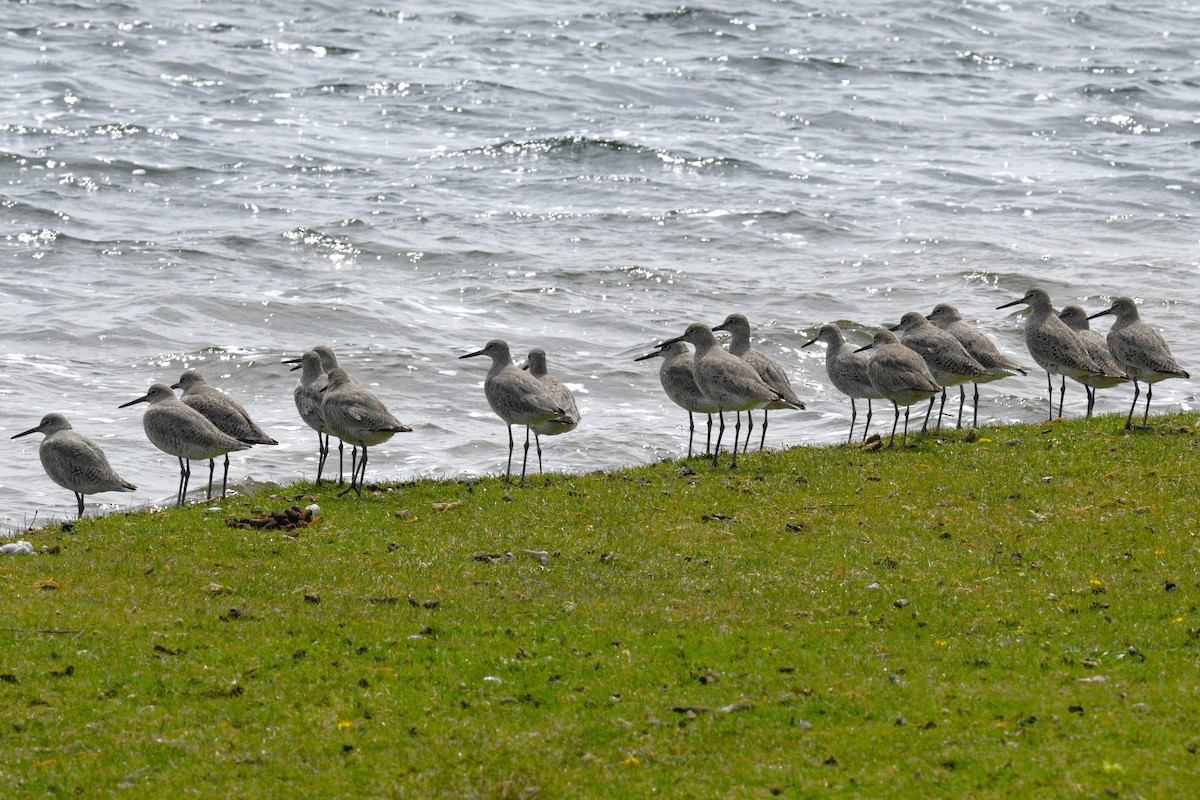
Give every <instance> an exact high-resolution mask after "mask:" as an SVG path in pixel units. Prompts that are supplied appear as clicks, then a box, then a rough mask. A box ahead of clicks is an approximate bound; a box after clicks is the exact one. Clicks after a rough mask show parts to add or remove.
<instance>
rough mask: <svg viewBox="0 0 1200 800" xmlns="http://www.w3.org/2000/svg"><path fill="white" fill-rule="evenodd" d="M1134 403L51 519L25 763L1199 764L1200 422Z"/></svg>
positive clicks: (466, 767)
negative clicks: (304, 519) (756, 447)
mask: <svg viewBox="0 0 1200 800" xmlns="http://www.w3.org/2000/svg"><path fill="white" fill-rule="evenodd" d="M1120 425H1121V421H1120V420H1117V419H1115V418H1104V419H1097V420H1092V421H1075V422H1067V423H1057V424H1053V425H1042V426H1018V427H1011V428H1009V427H1006V428H987V429H984V430H983V431H982V432H981V433H982V436H983V438H981V439H980V440H979V441H975V442H966V441H963V437H962V435H961V434H959V433H956V432H949V433H947V434H946V435H944V436H943V437H942V438H936V437H933V436H928V437H924V438H921V439H919V440H918V442H917V444H916V446H912V447H908V448H903V449H901V448H894V449H888V448H883V449H880V450H875V451H864V450H861V449H859V448H858V447H822V448H797V449H793V450H788V451H785V452H773V453H766V454H762V455H759V454H753V453H752V454H749V455H747V456H745V457H744V458H739V466H738V468H737V470H730V469H729V468H728V467H727V458H724V459H722V463H721V466H719V467H717V468H713V467H711V466H710V465H709V464H708V463H707V462H705V461H704V460H703V459H694V460H692V461H690V462H688V463H687V465H686V467H685V465H684V462H680V461H673V462H669V463H663V464H656V465H652V466H648V467H642V468H636V469H628V470H623V471H620V472H615V473H610V474H593V475H585V476H560V475H555V476H552V477H551V476H547V477H546V478H544V479H541V478H538V479H533V480H530V481H529V482H528V483H527V484H526V485H524V486H517V485H506V484H504V483H502V482H500V481H498V480H494V479H488V480H482V481H476V482H463V483H456V482H434V481H423V482H419V483H415V484H411V485H403V486H388V487H380V488H378V489H377V490H374V491H369V492H367V493H366V494H365V496H364V498H363V499H362V500H361V501H358V500H354V499H350V498H348V499H345V500H338V499H336V498H335V497H334V495H333V490H332V489H329V488H327V487H324V486H323V487H321V488H320V489H319V490H318V489H316V488H315V487H313V486H311V485H303V486H296V487H289V488H287V489H285V490H276V491H275V493H273V494H272V493H263V494H260V495H257V496H253V497H249V498H242V499H231V500H230V501H228V502H227V504H226V509H227V513H223V514H206V513H205V512H204V510H203V508H202V507H193V508H188V509H185V510H180V511H174V510H172V511H163V512H156V513H136V514H129V515H113V516H110V517H106V518H101V519H87V520H84V521H82V522H80V523H77V524H74V525H71V526H66V527H68V528H69V529H68V530H63V529H62V528H61V527H59V526H55V527H52V528H48V529H44V530H40V531H36V532H32V533H31V534H30V535H28V536H26V537H25V538H29V539H30V540H31V541H32V542H33V543H34V545H35V547H38V548H42V547H45V548H47V549H53V548H58V550H57V552H55V553H53V554H43V555H39V556H36V557H31V556H21V557H7V558H4V559H3V560H0V587H2V591H0V615H2V617H3V620H4V622H3V623H2V624H3V626H4V627H6V628H12V629H17V630H6V631H3V632H0V673H2V677H0V703H2V704H3V708H4V709H5V711H4V715H3V719H2V721H0V726H2V728H0V733H2V735H3V739H2V741H3V743H4V747H3V749H4V757H3V759H2V760H0V795H2V796H4V797H46V796H60V795H66V796H73V795H77V794H78V795H80V796H86V797H135V796H145V797H172V796H183V795H186V796H200V797H267V796H274V797H339V796H363V797H413V798H420V797H516V798H530V797H547V798H561V797H628V798H642V797H647V796H649V795H651V793H655V794H658V795H660V796H666V797H731V798H740V797H770V796H775V795H778V796H783V797H808V796H813V795H816V794H821V795H823V796H824V795H829V796H844V797H872V798H888V797H894V798H913V797H921V796H960V797H961V796H970V797H1000V796H1003V797H1006V798H1011V797H1051V796H1062V797H1073V796H1079V797H1103V796H1109V795H1113V794H1115V795H1116V796H1122V797H1126V796H1134V795H1140V796H1143V797H1170V796H1176V797H1187V796H1190V795H1191V793H1192V792H1193V791H1195V786H1196V779H1197V775H1200V731H1198V729H1197V728H1196V724H1195V720H1196V719H1197V718H1198V717H1200V612H1198V611H1197V595H1198V592H1200V574H1198V568H1197V567H1198V563H1200V559H1198V549H1197V545H1198V540H1197V533H1198V531H1200V524H1198V523H1197V511H1196V502H1195V495H1196V489H1195V487H1196V485H1197V480H1196V468H1197V456H1198V452H1200V435H1198V434H1197V432H1196V427H1195V426H1196V417H1195V416H1175V417H1160V418H1157V419H1155V420H1154V427H1153V430H1151V431H1135V432H1134V433H1132V434H1130V433H1125V432H1122V431H1121V430H1120ZM693 471H694V474H691V473H693ZM309 498H315V499H316V501H317V502H318V503H319V504H320V505H321V507H322V508H323V512H322V513H321V515H320V517H319V520H318V522H317V524H316V525H314V526H313V527H311V528H307V529H302V530H299V531H295V532H290V533H289V532H282V531H278V530H241V529H235V528H231V527H228V526H227V525H226V524H225V518H226V516H231V515H232V516H236V517H243V516H247V515H249V513H250V512H251V511H252V510H255V509H258V510H273V509H279V508H284V507H286V506H288V505H291V504H292V503H294V502H295V503H299V504H300V505H301V506H303V505H305V504H306V503H308V502H310V500H309ZM525 551H535V552H534V554H533V555H530V554H528V553H526V552H525ZM536 551H545V552H546V554H547V555H546V556H544V559H545V560H546V562H547V563H546V564H545V565H543V564H542V563H541V562H540V560H539V558H538V554H537V552H536ZM509 553H511V554H512V557H511V558H509V557H508V556H507V555H506V554H509ZM484 554H493V555H497V556H498V557H497V558H494V559H492V558H485V557H483V556H484ZM47 581H52V582H53V584H49V585H52V586H56V587H57V588H43V587H45V586H47V585H48V584H47V583H46V582H47ZM47 631H64V632H60V633H51V632H47Z"/></svg>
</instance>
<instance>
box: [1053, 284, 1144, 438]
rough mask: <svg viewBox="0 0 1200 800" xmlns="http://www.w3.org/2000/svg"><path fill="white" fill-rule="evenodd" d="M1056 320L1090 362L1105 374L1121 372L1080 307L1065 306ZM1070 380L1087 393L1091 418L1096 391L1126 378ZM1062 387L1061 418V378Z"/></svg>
mask: <svg viewBox="0 0 1200 800" xmlns="http://www.w3.org/2000/svg"><path fill="white" fill-rule="evenodd" d="M1058 318H1059V319H1061V320H1062V321H1063V322H1065V323H1066V324H1067V327H1068V328H1070V329H1071V330H1073V331H1074V332H1075V336H1076V337H1077V338H1078V339H1079V343H1080V344H1082V345H1083V349H1084V350H1087V354H1088V355H1089V356H1091V357H1092V360H1093V361H1095V362H1096V363H1097V364H1099V365H1100V366H1101V367H1102V368H1103V369H1104V370H1105V371H1106V372H1121V365H1120V364H1118V363H1117V361H1116V359H1115V358H1113V357H1112V353H1110V352H1108V343H1107V342H1105V341H1104V337H1103V336H1101V335H1100V334H1098V333H1096V332H1095V331H1094V330H1092V328H1091V326H1090V325H1089V324H1088V316H1087V312H1086V311H1084V310H1083V307H1082V306H1066V307H1065V308H1063V310H1062V311H1059V312H1058ZM1072 380H1075V381H1079V382H1080V383H1082V384H1083V388H1084V391H1086V392H1087V415H1088V416H1089V417H1090V416H1092V408H1093V407H1094V406H1095V405H1096V390H1097V389H1107V388H1109V387H1111V386H1116V385H1117V384H1118V383H1124V382H1125V381H1127V380H1129V379H1128V378H1114V377H1110V376H1109V375H1084V376H1082V377H1078V378H1072ZM1062 381H1063V385H1062V386H1060V387H1059V389H1058V397H1059V405H1058V415H1059V416H1060V417H1061V416H1062V396H1063V394H1064V393H1065V392H1066V390H1067V388H1066V382H1067V378H1066V376H1065V375H1064V376H1063V379H1062Z"/></svg>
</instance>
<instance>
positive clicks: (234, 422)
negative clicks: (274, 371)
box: [171, 369, 279, 497]
mask: <svg viewBox="0 0 1200 800" xmlns="http://www.w3.org/2000/svg"><path fill="white" fill-rule="evenodd" d="M171 388H172V389H182V390H183V392H182V393H181V394H180V397H179V399H180V400H182V401H183V402H184V404H185V405H188V406H190V407H192V408H194V409H196V410H197V411H199V412H200V413H201V414H203V415H204V418H205V419H207V420H208V421H209V422H211V423H212V424H213V425H216V426H217V428H218V429H220V430H221V431H222V432H223V433H227V434H229V435H230V436H232V437H233V438H235V439H237V440H238V441H239V442H245V443H246V444H279V442H277V441H275V440H274V439H272V438H271V437H270V436H267V434H266V433H264V432H263V429H262V428H260V427H258V426H257V425H255V424H254V420H252V419H250V415H249V414H247V413H246V409H244V408H242V407H241V405H240V404H238V402H237V401H236V400H234V399H233V398H232V397H230V396H229V395H227V394H225V393H223V392H220V391H218V390H217V389H215V388H213V387H212V386H210V385H209V383H208V381H206V380H204V376H203V375H201V374H200V373H199V372H197V371H196V370H194V369H189V370H184V372H183V374H182V375H180V376H179V381H178V382H177V383H175V384H173V385H172V386H171ZM215 466H216V462H215V461H213V459H211V458H210V459H209V460H208V494H209V495H210V496H211V495H212V476H213V469H214V468H215ZM228 482H229V453H226V454H225V471H224V472H223V473H222V474H221V497H225V486H226V484H227V483H228Z"/></svg>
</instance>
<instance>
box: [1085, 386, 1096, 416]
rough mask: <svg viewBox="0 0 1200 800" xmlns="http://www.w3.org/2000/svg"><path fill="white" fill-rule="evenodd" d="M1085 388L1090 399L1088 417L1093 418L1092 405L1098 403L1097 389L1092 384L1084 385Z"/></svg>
mask: <svg viewBox="0 0 1200 800" xmlns="http://www.w3.org/2000/svg"><path fill="white" fill-rule="evenodd" d="M1083 390H1084V391H1085V392H1087V399H1088V410H1087V415H1088V419H1091V418H1092V406H1094V405H1096V390H1095V389H1093V388H1092V387H1090V386H1084V387H1083Z"/></svg>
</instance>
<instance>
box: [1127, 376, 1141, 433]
mask: <svg viewBox="0 0 1200 800" xmlns="http://www.w3.org/2000/svg"><path fill="white" fill-rule="evenodd" d="M1140 393H1141V390H1140V389H1138V382H1137V381H1134V382H1133V402H1132V403H1130V404H1129V416H1127V417H1126V418H1125V430H1129V429H1130V428H1131V427H1133V410H1134V409H1135V408H1137V399H1138V394H1140Z"/></svg>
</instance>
